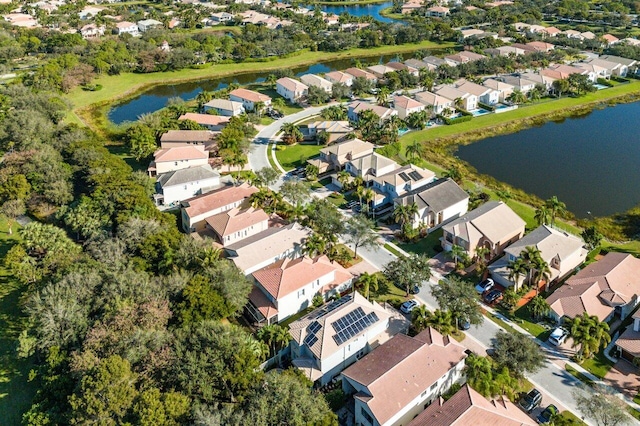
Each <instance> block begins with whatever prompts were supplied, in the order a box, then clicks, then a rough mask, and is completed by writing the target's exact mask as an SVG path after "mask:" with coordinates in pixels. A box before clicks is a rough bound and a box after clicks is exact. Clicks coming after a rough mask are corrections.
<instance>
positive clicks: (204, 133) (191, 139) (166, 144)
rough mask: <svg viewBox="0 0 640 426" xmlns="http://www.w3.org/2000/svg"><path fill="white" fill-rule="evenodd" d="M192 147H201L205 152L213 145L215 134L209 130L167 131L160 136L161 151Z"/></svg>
mask: <svg viewBox="0 0 640 426" xmlns="http://www.w3.org/2000/svg"><path fill="white" fill-rule="evenodd" d="M199 115H207V114H199ZM209 117H215V115H210V116H209ZM193 145H202V146H203V147H204V150H205V151H206V150H208V149H211V148H212V146H213V145H215V133H213V132H212V131H210V130H168V131H167V132H166V133H164V134H163V135H162V136H160V146H161V147H162V148H163V149H169V148H178V147H183V146H193Z"/></svg>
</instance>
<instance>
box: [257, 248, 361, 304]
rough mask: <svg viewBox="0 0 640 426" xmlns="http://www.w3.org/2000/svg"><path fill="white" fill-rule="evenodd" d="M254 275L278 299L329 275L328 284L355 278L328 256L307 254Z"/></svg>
mask: <svg viewBox="0 0 640 426" xmlns="http://www.w3.org/2000/svg"><path fill="white" fill-rule="evenodd" d="M252 275H253V278H254V279H255V280H256V281H257V282H258V283H260V285H261V286H262V287H263V288H264V289H265V290H266V291H267V292H268V293H269V294H271V296H273V297H274V298H275V299H276V300H278V299H280V298H282V297H284V296H286V295H288V294H291V293H294V292H296V291H298V290H299V289H301V288H303V287H305V286H307V285H308V284H309V283H311V282H313V281H316V280H319V279H321V278H323V277H326V276H327V275H331V277H332V279H331V282H330V283H328V285H331V284H333V285H340V284H342V283H344V282H346V281H349V280H350V279H351V278H353V275H351V274H350V273H349V272H348V271H347V270H346V269H344V268H343V267H342V266H340V264H339V263H337V262H334V263H331V261H330V260H329V258H327V257H326V256H317V257H316V258H314V259H312V258H309V257H306V256H305V257H300V258H297V259H293V260H291V259H283V260H281V261H279V262H276V263H274V264H273V265H269V266H267V267H265V268H263V269H260V270H258V271H255V272H254V273H253V274H252Z"/></svg>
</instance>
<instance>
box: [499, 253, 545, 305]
mask: <svg viewBox="0 0 640 426" xmlns="http://www.w3.org/2000/svg"><path fill="white" fill-rule="evenodd" d="M507 268H508V269H509V279H510V280H511V281H513V282H514V283H515V288H516V289H517V290H519V289H520V278H521V277H522V276H525V281H524V283H526V285H527V286H532V285H533V286H535V289H536V294H538V291H539V284H540V281H542V280H544V281H545V282H546V289H547V290H548V289H549V279H550V276H551V270H550V269H549V264H548V263H547V262H546V261H545V260H544V259H543V258H542V254H541V253H540V250H539V249H538V248H537V247H534V246H529V247H526V248H525V249H524V250H522V252H520V256H519V257H518V258H517V259H515V260H512V261H510V262H509V264H508V265H507Z"/></svg>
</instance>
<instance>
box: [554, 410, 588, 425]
mask: <svg viewBox="0 0 640 426" xmlns="http://www.w3.org/2000/svg"><path fill="white" fill-rule="evenodd" d="M560 416H561V417H563V418H564V419H566V420H567V421H568V422H569V423H564V424H565V425H567V426H586V423H585V422H583V421H582V420H580V419H579V418H578V417H577V416H576V415H575V414H573V413H572V412H571V411H563V412H562V413H560Z"/></svg>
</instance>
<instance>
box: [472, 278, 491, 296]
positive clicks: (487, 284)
mask: <svg viewBox="0 0 640 426" xmlns="http://www.w3.org/2000/svg"><path fill="white" fill-rule="evenodd" d="M494 285H495V283H494V282H493V280H492V279H491V278H487V279H486V280H484V281H482V282H481V283H480V284H478V285H476V291H477V292H478V293H479V294H482V293H486V292H487V291H489V290H493V286H494Z"/></svg>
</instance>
